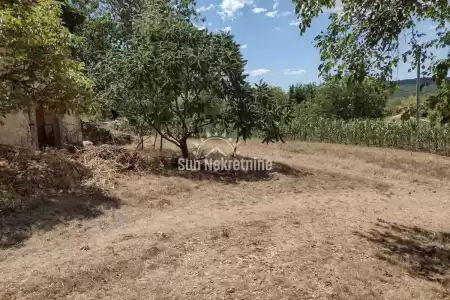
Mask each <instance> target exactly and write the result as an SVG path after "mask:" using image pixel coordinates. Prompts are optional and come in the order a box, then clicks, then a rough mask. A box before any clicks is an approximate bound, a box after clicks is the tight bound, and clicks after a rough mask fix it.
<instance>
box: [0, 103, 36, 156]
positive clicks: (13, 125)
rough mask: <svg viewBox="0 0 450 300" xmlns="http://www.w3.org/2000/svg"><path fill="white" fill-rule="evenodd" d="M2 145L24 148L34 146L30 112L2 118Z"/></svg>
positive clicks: (0, 134)
mask: <svg viewBox="0 0 450 300" xmlns="http://www.w3.org/2000/svg"><path fill="white" fill-rule="evenodd" d="M0 119H1V121H2V123H3V124H0V144H6V145H16V146H23V147H31V146H33V141H32V134H31V130H30V126H29V124H30V120H29V116H28V112H26V111H19V112H17V113H11V114H7V115H6V117H5V118H0Z"/></svg>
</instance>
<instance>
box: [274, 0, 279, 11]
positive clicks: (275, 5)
mask: <svg viewBox="0 0 450 300" xmlns="http://www.w3.org/2000/svg"><path fill="white" fill-rule="evenodd" d="M278 5H280V0H275V1H274V2H273V9H277V7H278Z"/></svg>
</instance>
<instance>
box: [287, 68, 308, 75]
mask: <svg viewBox="0 0 450 300" xmlns="http://www.w3.org/2000/svg"><path fill="white" fill-rule="evenodd" d="M303 73H306V71H305V70H303V69H300V70H291V69H286V70H284V74H285V75H300V74H303Z"/></svg>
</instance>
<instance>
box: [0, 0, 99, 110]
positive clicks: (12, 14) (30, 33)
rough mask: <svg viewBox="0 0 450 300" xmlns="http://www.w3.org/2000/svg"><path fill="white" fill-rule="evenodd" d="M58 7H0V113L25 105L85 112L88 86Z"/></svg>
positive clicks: (47, 0)
mask: <svg viewBox="0 0 450 300" xmlns="http://www.w3.org/2000/svg"><path fill="white" fill-rule="evenodd" d="M61 15H62V10H61V3H60V2H57V1H52V0H36V1H11V2H7V3H4V4H2V5H1V6H0V20H2V22H1V23H0V45H1V46H0V51H1V56H0V66H1V69H0V89H1V90H2V92H1V93H0V114H1V115H4V114H6V113H8V112H10V111H12V110H15V109H22V108H26V107H28V106H29V105H41V106H42V105H43V106H46V107H48V108H50V109H53V110H56V111H61V112H65V111H74V110H84V109H86V108H87V106H88V105H89V101H87V100H88V97H87V96H88V95H89V91H90V88H91V82H90V80H89V79H88V77H87V76H86V75H85V74H84V67H83V63H82V62H80V61H78V60H76V59H74V57H73V55H72V52H73V47H74V45H75V44H76V43H77V39H76V37H75V36H73V35H72V34H71V33H70V32H69V30H68V29H67V28H65V27H63V26H62V24H61Z"/></svg>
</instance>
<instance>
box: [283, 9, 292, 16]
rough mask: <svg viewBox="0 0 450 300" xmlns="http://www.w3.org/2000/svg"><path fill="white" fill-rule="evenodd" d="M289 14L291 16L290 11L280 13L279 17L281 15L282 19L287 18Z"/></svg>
mask: <svg viewBox="0 0 450 300" xmlns="http://www.w3.org/2000/svg"><path fill="white" fill-rule="evenodd" d="M290 14H292V12H290V11H288V10H286V11H283V12H282V13H281V15H282V16H283V17H286V16H289V15H290Z"/></svg>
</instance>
